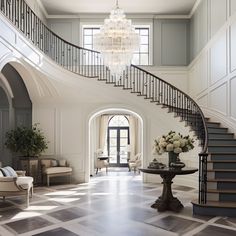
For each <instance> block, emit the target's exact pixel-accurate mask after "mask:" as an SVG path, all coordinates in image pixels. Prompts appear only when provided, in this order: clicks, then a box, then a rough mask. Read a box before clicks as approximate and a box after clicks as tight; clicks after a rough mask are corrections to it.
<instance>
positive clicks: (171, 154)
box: [168, 152, 179, 167]
mask: <svg viewBox="0 0 236 236" xmlns="http://www.w3.org/2000/svg"><path fill="white" fill-rule="evenodd" d="M168 154H169V167H171V163H176V161H177V158H178V156H179V154H178V153H175V152H168Z"/></svg>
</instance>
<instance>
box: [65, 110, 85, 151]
mask: <svg viewBox="0 0 236 236" xmlns="http://www.w3.org/2000/svg"><path fill="white" fill-rule="evenodd" d="M82 135H83V126H82V121H81V115H80V113H79V112H78V111H77V110H76V109H66V108H64V109H62V112H61V152H62V153H79V152H81V147H82V146H83V139H82Z"/></svg>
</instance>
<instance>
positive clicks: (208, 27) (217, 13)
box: [190, 0, 236, 61]
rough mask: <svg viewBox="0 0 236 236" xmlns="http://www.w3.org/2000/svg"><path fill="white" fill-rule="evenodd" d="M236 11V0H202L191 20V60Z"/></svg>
mask: <svg viewBox="0 0 236 236" xmlns="http://www.w3.org/2000/svg"><path fill="white" fill-rule="evenodd" d="M228 9H229V12H228ZM235 12H236V0H202V1H201V3H200V4H199V6H198V8H197V10H196V11H195V13H194V15H193V16H192V18H191V21H190V61H192V60H193V59H194V58H195V57H196V56H197V54H198V53H199V52H200V51H201V49H203V47H204V46H205V45H206V44H207V42H208V41H209V40H210V39H211V38H212V37H213V36H214V35H215V34H216V33H217V32H218V30H219V29H220V28H221V27H222V26H223V25H224V24H225V22H226V21H227V19H228V17H229V16H231V15H233V14H234V13H235Z"/></svg>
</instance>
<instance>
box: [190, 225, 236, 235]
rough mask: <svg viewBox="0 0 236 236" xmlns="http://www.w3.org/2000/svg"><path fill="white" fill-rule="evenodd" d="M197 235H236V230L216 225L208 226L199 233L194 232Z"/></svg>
mask: <svg viewBox="0 0 236 236" xmlns="http://www.w3.org/2000/svg"><path fill="white" fill-rule="evenodd" d="M194 235H196V236H209V235H214V236H229V235H232V236H233V235H236V231H234V230H230V229H225V228H220V227H216V226H207V227H206V228H205V229H203V230H202V231H200V232H199V233H197V234H194Z"/></svg>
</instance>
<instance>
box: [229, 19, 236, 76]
mask: <svg viewBox="0 0 236 236" xmlns="http://www.w3.org/2000/svg"><path fill="white" fill-rule="evenodd" d="M235 69H236V22H235V23H234V24H232V25H231V27H230V71H231V72H232V71H234V70H235Z"/></svg>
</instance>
